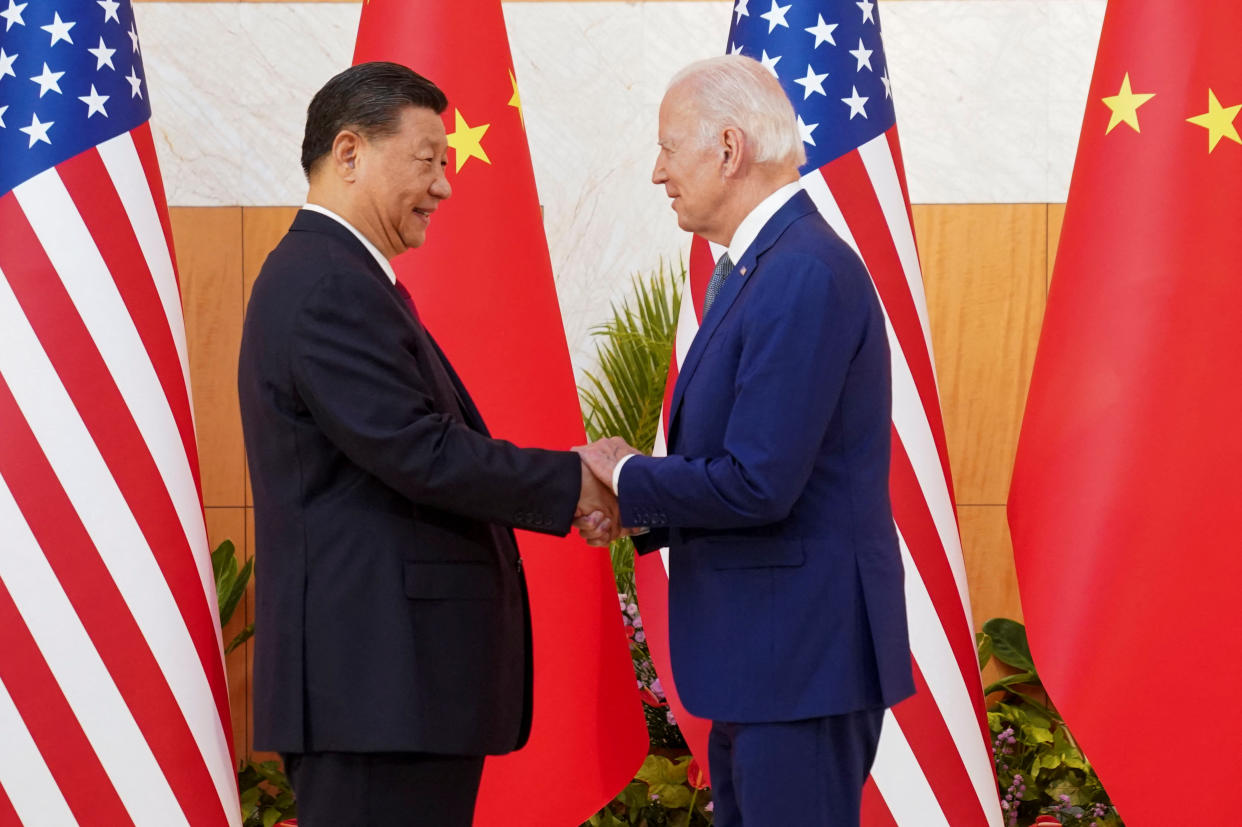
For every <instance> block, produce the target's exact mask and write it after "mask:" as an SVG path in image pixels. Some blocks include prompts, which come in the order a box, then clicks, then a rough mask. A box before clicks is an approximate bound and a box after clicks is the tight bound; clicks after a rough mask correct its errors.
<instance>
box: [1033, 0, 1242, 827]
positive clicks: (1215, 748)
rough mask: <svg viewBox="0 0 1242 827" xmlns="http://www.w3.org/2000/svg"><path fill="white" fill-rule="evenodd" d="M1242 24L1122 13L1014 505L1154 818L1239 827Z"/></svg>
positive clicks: (1079, 678)
mask: <svg viewBox="0 0 1242 827" xmlns="http://www.w3.org/2000/svg"><path fill="white" fill-rule="evenodd" d="M1239 33H1242V7H1239V6H1238V4H1237V3H1235V2H1231V0H1201V2H1197V3H1183V4H1177V5H1176V6H1174V5H1170V4H1168V3H1165V2H1159V0H1113V2H1110V3H1109V4H1108V10H1107V13H1106V15H1105V19H1104V29H1103V34H1102V36H1101V39H1100V47H1099V52H1098V55H1097V57H1096V65H1095V74H1094V77H1093V79H1092V82H1091V91H1090V95H1089V96H1088V99H1087V110H1086V115H1085V117H1084V119H1083V128H1082V136H1081V139H1080V141H1079V146H1078V158H1077V162H1076V164H1075V167H1074V175H1073V180H1072V182H1071V186H1070V194H1069V203H1068V207H1067V210H1066V215H1065V223H1064V229H1063V230H1062V233H1061V241H1060V247H1059V248H1058V251H1057V260H1056V267H1055V270H1054V276H1053V281H1052V289H1051V293H1050V295H1049V297H1048V307H1047V312H1046V315H1045V318H1044V327H1043V332H1042V334H1041V336H1040V341H1039V350H1038V355H1037V357H1036V361H1035V369H1034V375H1033V377H1032V381H1031V388H1030V394H1029V397H1028V401H1027V407H1026V416H1025V419H1024V421H1023V424H1022V435H1021V439H1020V441H1019V446H1018V454H1017V461H1016V467H1015V469H1014V476H1013V485H1012V488H1011V490H1010V495H1009V523H1010V527H1011V529H1012V533H1013V541H1014V552H1015V555H1016V558H1017V568H1018V581H1019V585H1020V587H1021V593H1022V604H1023V609H1024V612H1025V615H1026V621H1027V627H1028V631H1029V635H1030V641H1031V648H1032V650H1033V652H1034V656H1035V661H1036V663H1037V664H1038V666H1039V670H1040V674H1041V676H1042V677H1043V680H1044V683H1045V684H1046V686H1047V687H1048V691H1049V693H1050V695H1051V697H1052V699H1053V701H1054V703H1056V705H1057V707H1058V708H1059V710H1060V711H1061V713H1062V714H1063V715H1064V717H1065V720H1066V721H1067V722H1068V723H1069V726H1070V728H1071V729H1072V730H1073V732H1074V735H1075V736H1076V737H1077V738H1078V740H1079V742H1080V743H1081V745H1082V747H1083V750H1084V752H1085V753H1086V754H1087V756H1088V757H1089V758H1090V759H1091V760H1092V761H1093V762H1094V764H1095V767H1096V769H1097V770H1098V772H1099V775H1100V779H1101V781H1102V782H1103V783H1104V785H1105V786H1106V787H1107V789H1108V791H1109V794H1110V795H1111V797H1112V799H1113V801H1114V803H1115V804H1117V806H1118V808H1119V809H1120V811H1121V814H1122V816H1123V817H1124V818H1125V820H1126V823H1127V824H1129V825H1138V827H1141V825H1143V824H1156V823H1158V822H1161V821H1164V820H1167V818H1168V817H1169V813H1178V812H1183V811H1184V809H1185V807H1186V804H1187V794H1188V791H1192V790H1193V796H1192V797H1193V799H1194V804H1193V810H1194V813H1195V815H1187V816H1186V817H1185V819H1182V820H1186V819H1189V821H1195V822H1199V821H1204V820H1207V821H1212V820H1219V819H1225V820H1228V817H1227V816H1223V815H1221V816H1212V815H1207V814H1211V813H1226V812H1228V809H1227V808H1229V807H1231V806H1232V804H1233V798H1234V790H1235V789H1236V786H1237V773H1238V770H1239V769H1240V768H1242V760H1239V759H1238V758H1237V756H1236V751H1235V750H1233V749H1232V748H1230V747H1229V746H1226V745H1227V744H1228V742H1229V741H1230V740H1231V739H1232V738H1234V737H1236V736H1237V735H1238V734H1239V733H1242V707H1239V705H1238V703H1237V699H1236V697H1235V695H1236V689H1237V683H1238V680H1239V678H1242V666H1239V661H1238V658H1237V657H1236V656H1235V655H1234V654H1233V650H1234V649H1235V648H1236V641H1237V640H1238V639H1239V637H1240V636H1242V622H1240V621H1239V620H1238V615H1237V600H1238V597H1237V595H1238V584H1239V582H1242V555H1240V554H1239V553H1238V549H1237V528H1236V525H1235V521H1236V519H1237V508H1238V504H1239V502H1240V501H1242V497H1240V496H1239V493H1238V492H1239V481H1238V473H1239V468H1242V430H1240V429H1239V427H1238V421H1237V416H1238V411H1239V409H1242V386H1240V385H1239V383H1238V381H1237V377H1238V376H1242V318H1240V317H1239V308H1242V273H1240V270H1239V265H1238V254H1237V241H1236V239H1237V235H1236V234H1237V233H1238V230H1239V228H1240V227H1242V192H1240V191H1239V189H1238V182H1239V181H1242V144H1239V135H1238V132H1237V128H1236V127H1237V123H1236V121H1237V116H1238V112H1239V110H1240V109H1242V76H1240V75H1239V73H1238V58H1237V42H1236V41H1237V39H1238V35H1239ZM1222 644H1223V647H1222ZM1153 737H1154V738H1155V740H1157V741H1158V742H1159V748H1158V749H1153V748H1152V745H1153ZM1175 820H1177V819H1176V817H1175Z"/></svg>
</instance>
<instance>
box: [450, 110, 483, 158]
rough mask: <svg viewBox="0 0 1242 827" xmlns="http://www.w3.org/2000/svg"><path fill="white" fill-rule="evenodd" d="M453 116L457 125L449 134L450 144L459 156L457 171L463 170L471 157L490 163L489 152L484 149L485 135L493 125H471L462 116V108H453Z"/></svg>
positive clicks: (457, 156)
mask: <svg viewBox="0 0 1242 827" xmlns="http://www.w3.org/2000/svg"><path fill="white" fill-rule="evenodd" d="M453 117H454V118H455V120H456V122H457V126H456V128H455V130H454V131H453V132H451V133H450V134H449V135H448V145H449V146H451V147H452V148H453V150H454V153H455V155H456V158H457V170H456V171H457V172H461V168H462V167H464V166H465V165H466V161H468V160H470V159H471V158H478V159H479V160H480V161H482V162H483V163H485V164H490V163H491V160H490V159H488V157H487V153H486V152H484V151H483V135H484V133H486V132H487V130H488V128H489V127H490V126H491V124H489V123H485V124H483V125H481V126H470V125H468V124H467V123H466V119H465V118H463V117H462V116H461V110H460V109H454V110H453Z"/></svg>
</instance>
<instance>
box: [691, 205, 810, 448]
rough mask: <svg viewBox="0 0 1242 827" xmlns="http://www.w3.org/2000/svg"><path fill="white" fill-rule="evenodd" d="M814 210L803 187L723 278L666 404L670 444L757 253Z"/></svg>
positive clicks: (752, 270) (764, 250) (750, 271)
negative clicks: (692, 384) (709, 349)
mask: <svg viewBox="0 0 1242 827" xmlns="http://www.w3.org/2000/svg"><path fill="white" fill-rule="evenodd" d="M814 211H815V202H814V201H812V200H811V196H810V195H808V194H807V193H806V190H799V191H798V192H796V193H794V194H793V196H792V197H790V199H789V200H788V201H786V202H785V203H784V204H783V205H782V206H781V208H780V209H779V210H777V211H776V214H775V215H773V216H772V217H771V218H770V219H769V220H768V223H767V224H764V225H763V229H761V230H760V231H759V235H758V236H756V237H755V240H754V242H753V243H752V244H751V245H750V246H749V247H748V248H746V252H745V253H743V254H742V258H741V259H740V260H739V261H738V262H737V263H736V264H734V266H733V269H732V270H731V271H729V276H728V278H727V279H725V283H724V286H723V287H721V289H720V292H719V293H718V294H717V295H716V301H715V302H714V303H713V304H712V307H711V310H709V311H708V313H707V315H706V316H704V317H703V321H702V323H700V325H699V330H698V332H697V333H696V334H694V341H693V342H691V343H690V349H689V350H688V351H687V352H686V359H685V361H684V362H682V365H681V371H680V372H679V373H678V375H677V384H676V385H675V386H674V388H673V402H672V404H671V405H670V407H669V415H668V421H669V429H668V430H669V441H670V443H671V442H672V436H673V432H674V425H675V423H676V418H677V413H678V411H679V410H680V409H681V400H682V397H683V396H684V395H685V390H686V386H687V385H688V384H689V383H690V379H691V378H692V377H693V376H694V372H695V370H696V369H697V368H698V366H699V362H700V361H702V358H703V351H704V350H706V349H707V344H708V342H710V341H711V338H712V335H713V334H714V333H715V332H716V329H717V328H718V327H720V322H721V321H722V320H723V319H724V317H725V316H727V315H728V313H729V308H731V307H732V306H733V303H734V301H736V300H737V297H738V296H739V295H741V292H742V288H743V287H745V286H746V284H747V283H748V282H749V281H750V279H751V278H753V277H754V275H755V269H756V267H757V266H758V260H759V256H761V255H763V254H764V253H765V252H767V251H768V248H770V247H771V246H772V245H773V244H775V243H776V241H777V239H779V238H780V237H781V235H782V234H783V233H784V232H785V230H786V229H788V227H789V225H790V224H792V223H793V222H795V221H797V220H798V219H799V218H802V217H803V216H804V215H807V214H809V213H812V212H814Z"/></svg>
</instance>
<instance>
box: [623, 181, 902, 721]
mask: <svg viewBox="0 0 1242 827" xmlns="http://www.w3.org/2000/svg"><path fill="white" fill-rule="evenodd" d="M889 372H890V366H889V350H888V340H887V337H886V334H885V326H884V318H883V315H882V313H881V310H880V305H879V300H878V298H877V297H876V293H875V290H874V288H873V287H872V284H871V281H870V278H869V277H868V275H867V272H866V270H865V268H864V266H863V264H862V262H861V261H860V260H859V258H858V256H857V255H856V254H855V253H854V252H853V251H852V250H851V249H850V248H849V247H848V246H847V245H846V244H845V243H844V242H843V241H841V239H840V238H839V237H837V235H836V234H835V233H834V232H833V231H832V230H831V228H829V226H828V225H827V223H826V222H825V221H824V220H823V218H822V217H821V216H820V214H819V213H818V211H817V210H816V208H815V205H814V203H813V202H812V201H811V198H810V196H809V195H807V194H806V193H805V192H798V193H797V194H795V195H794V196H793V197H792V198H791V199H790V200H789V201H788V202H787V203H786V204H785V205H784V206H782V207H781V208H780V209H779V210H778V211H777V213H776V214H775V215H774V216H773V217H772V219H771V220H770V221H769V222H768V223H767V224H766V225H765V226H764V227H763V229H762V230H761V231H760V232H759V235H758V237H757V238H756V240H755V242H754V243H753V244H751V246H750V248H749V249H748V250H747V251H746V253H745V255H744V256H743V257H742V259H741V260H740V261H738V262H736V265H735V267H734V269H733V271H732V273H731V274H730V276H729V278H728V279H727V280H726V282H725V284H724V286H723V288H722V289H721V292H720V294H719V296H718V297H717V299H716V302H715V304H714V305H713V306H712V308H711V311H710V312H709V313H708V314H707V316H706V317H705V318H704V319H703V323H702V326H701V327H700V329H699V332H698V334H697V335H696V336H695V338H694V342H693V344H692V345H691V347H690V350H689V352H688V353H687V355H686V359H685V362H684V364H683V365H682V368H681V373H680V375H679V376H678V379H677V385H676V387H675V389H674V393H673V401H672V408H671V413H670V416H669V432H668V441H669V456H668V457H661V458H652V457H634V458H632V459H630V460H629V461H628V462H627V463H626V464H625V466H624V467H623V468H622V470H621V475H620V479H619V482H618V489H619V492H620V502H621V521H622V523H623V524H624V525H627V526H648V527H651V528H652V529H653V530H652V532H651V533H650V534H649V535H648V536H646V537H642V538H639V539H638V544H639V546H640V550H642V551H650V550H653V549H655V548H659V547H660V546H661V545H668V546H669V549H670V551H669V565H670V573H669V578H670V582H669V613H670V645H671V649H672V661H673V674H674V677H675V678H676V681H677V689H678V692H679V693H680V695H681V698H682V701H683V702H684V703H685V705H686V708H687V709H689V710H690V711H691V712H693V713H694V714H696V715H699V716H701V717H705V718H711V719H713V720H718V721H731V722H759V721H792V720H801V719H805V718H814V717H820V716H825V715H836V714H842V713H846V712H852V711H857V710H862V709H876V708H882V707H885V706H891V705H892V704H894V703H896V702H897V701H900V700H901V699H902V698H905V697H906V696H908V695H909V694H911V693H912V692H913V680H912V677H911V667H910V649H909V642H908V636H907V630H906V613H905V598H904V593H903V588H902V564H901V556H900V550H899V547H898V544H897V536H896V531H895V528H894V526H893V516H892V511H891V507H890V504H889V494H888V476H889V461H890V456H889V449H890V427H891V425H890V419H891V388H890V380H889Z"/></svg>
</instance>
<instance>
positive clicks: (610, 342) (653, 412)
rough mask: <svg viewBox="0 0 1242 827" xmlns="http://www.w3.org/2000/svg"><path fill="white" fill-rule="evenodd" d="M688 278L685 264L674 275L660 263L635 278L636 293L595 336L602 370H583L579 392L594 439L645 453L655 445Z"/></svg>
mask: <svg viewBox="0 0 1242 827" xmlns="http://www.w3.org/2000/svg"><path fill="white" fill-rule="evenodd" d="M685 279H686V268H685V264H684V263H679V265H678V267H677V270H676V271H674V270H673V268H672V267H671V266H667V267H666V265H665V262H664V261H663V260H661V262H660V266H659V269H658V270H656V271H655V272H653V273H651V274H649V275H648V276H647V277H646V278H644V277H642V276H641V275H635V276H634V277H633V280H632V285H633V292H632V294H631V295H630V296H629V297H628V298H627V299H626V300H625V301H624V302H623V303H622V304H621V306H619V307H618V306H617V305H613V318H612V319H611V320H609V321H608V322H605V323H604V324H602V325H600V326H598V327H596V328H594V329H593V330H592V331H591V334H592V335H593V336H595V337H596V338H597V344H596V357H597V363H598V368H597V370H596V371H594V372H592V371H584V373H583V383H582V386H581V387H579V395H580V397H581V399H582V407H583V419H584V421H585V423H586V430H587V436H588V437H589V438H590V439H592V440H596V439H601V438H603V437H607V436H620V437H624V438H625V441H626V442H628V443H630V444H631V445H633V446H634V447H635V448H637V449H639V450H640V451H644V452H649V451H650V450H651V448H652V446H653V445H654V444H655V435H656V428H657V425H658V423H659V420H660V415H661V412H662V409H663V404H664V385H665V382H666V380H667V379H668V368H669V360H670V358H671V357H672V353H673V337H674V334H675V333H676V331H677V314H678V312H679V310H680V307H681V295H682V285H683V284H684V283H685Z"/></svg>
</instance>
